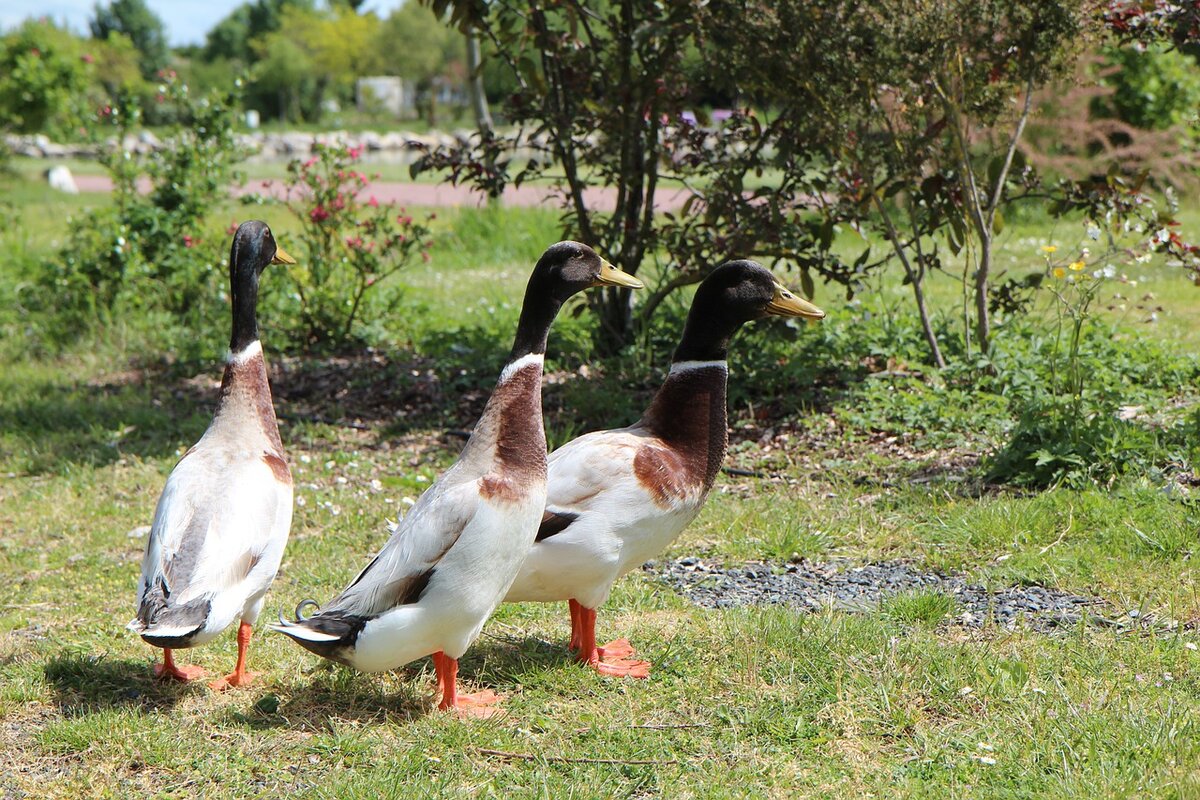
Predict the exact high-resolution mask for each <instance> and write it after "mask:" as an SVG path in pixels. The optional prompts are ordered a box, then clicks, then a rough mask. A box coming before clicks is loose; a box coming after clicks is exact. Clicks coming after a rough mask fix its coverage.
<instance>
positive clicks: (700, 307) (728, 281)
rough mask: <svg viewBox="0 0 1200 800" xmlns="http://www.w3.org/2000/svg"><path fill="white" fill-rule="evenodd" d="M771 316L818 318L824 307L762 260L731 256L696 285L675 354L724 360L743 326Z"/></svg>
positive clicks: (679, 357)
mask: <svg viewBox="0 0 1200 800" xmlns="http://www.w3.org/2000/svg"><path fill="white" fill-rule="evenodd" d="M770 316H779V317H799V318H801V319H812V320H818V319H824V317H825V312H824V311H822V310H821V309H819V308H817V307H816V306H815V305H813V304H812V303H810V302H808V301H807V300H805V299H804V298H802V297H800V296H799V295H797V294H795V293H794V292H792V291H790V290H789V289H788V288H787V287H785V286H784V285H783V284H782V283H780V282H779V281H778V280H777V279H776V278H775V276H774V275H772V274H771V271H770V270H768V269H767V268H766V267H764V266H762V265H761V264H759V263H757V262H754V261H748V260H739V261H727V262H725V263H724V264H722V265H721V266H719V267H717V268H716V269H714V270H713V271H712V272H711V273H709V275H708V277H707V278H705V279H704V281H703V282H702V283H701V284H700V286H699V288H697V289H696V296H695V298H694V299H693V300H692V308H691V311H690V312H688V318H687V323H686V324H685V325H684V329H683V337H682V339H681V340H680V343H679V347H678V348H677V349H676V351H675V357H674V360H675V361H719V360H724V359H725V357H726V354H727V351H728V348H729V340H730V338H731V337H732V336H733V334H734V333H736V332H737V330H738V328H740V327H741V326H742V325H744V324H745V323H747V322H750V321H752V320H756V319H763V318H764V317H770Z"/></svg>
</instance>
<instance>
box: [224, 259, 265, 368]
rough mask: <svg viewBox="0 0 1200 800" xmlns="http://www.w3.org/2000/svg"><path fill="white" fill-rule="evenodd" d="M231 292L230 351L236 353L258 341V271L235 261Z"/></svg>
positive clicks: (231, 277) (230, 278)
mask: <svg viewBox="0 0 1200 800" xmlns="http://www.w3.org/2000/svg"><path fill="white" fill-rule="evenodd" d="M229 294H230V297H231V298H232V302H233V332H232V333H231V335H230V337H229V352H230V353H234V354H236V353H241V352H242V351H244V350H245V349H246V348H247V347H249V346H250V345H251V344H253V343H254V342H257V341H258V272H257V271H255V269H254V268H253V267H240V266H237V265H236V262H235V266H234V267H233V269H232V270H231V272H230V275H229Z"/></svg>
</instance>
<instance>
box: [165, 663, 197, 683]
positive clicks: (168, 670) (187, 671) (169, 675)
mask: <svg viewBox="0 0 1200 800" xmlns="http://www.w3.org/2000/svg"><path fill="white" fill-rule="evenodd" d="M207 674H208V670H206V669H204V668H203V667H197V666H190V667H178V666H176V665H174V664H169V665H168V664H155V665H154V677H156V678H158V679H159V680H162V681H179V682H180V683H188V682H189V681H194V680H196V679H197V678H203V677H204V676H205V675H207Z"/></svg>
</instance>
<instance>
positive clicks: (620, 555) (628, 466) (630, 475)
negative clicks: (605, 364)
mask: <svg viewBox="0 0 1200 800" xmlns="http://www.w3.org/2000/svg"><path fill="white" fill-rule="evenodd" d="M769 316H781V317H796V318H801V319H808V320H819V319H822V318H824V316H825V312H824V311H822V310H821V309H820V308H818V307H817V306H815V305H813V304H812V303H810V302H808V301H807V300H805V299H804V298H802V297H800V296H798V295H796V294H794V293H793V292H791V291H789V290H788V289H787V288H786V287H784V285H783V284H782V283H780V282H779V281H778V280H776V279H775V277H774V276H773V275H772V274H771V272H770V271H769V270H767V269H766V268H765V267H763V266H762V265H761V264H758V263H756V262H754V261H749V260H736V261H728V262H726V263H723V264H721V265H720V266H718V267H717V268H715V269H714V270H713V271H712V272H711V273H710V274H709V275H708V276H707V277H706V278H705V279H704V281H703V282H701V284H700V286H699V287H698V288H697V290H696V294H695V297H694V299H693V301H692V305H691V309H690V310H689V312H688V316H687V320H686V322H685V324H684V328H683V334H682V336H681V338H680V340H679V344H678V346H677V347H676V348H675V352H674V355H673V357H672V360H671V367H670V370H669V372H668V373H667V376H666V379H665V380H664V382H663V383H662V385H661V387H660V388H659V389H658V391H657V393H656V394H655V395H654V398H653V400H652V402H651V403H650V407H649V408H648V409H646V411H645V413H644V414H643V415H642V417H641V419H640V420H638V421H637V422H636V423H634V424H633V425H631V426H629V427H626V428H618V429H614V430H604V431H596V432H592V433H588V434H585V435H583V436H580V437H579V438H577V439H573V440H571V441H570V442H567V443H566V444H565V445H563V446H562V447H560V448H558V449H557V450H555V451H554V452H553V453H551V454H550V456H549V459H548V480H547V495H546V508H545V511H544V512H543V516H542V521H541V524H540V526H539V527H538V531H537V534H536V535H535V537H534V543H533V546H532V547H531V548H530V549H529V553H528V554H527V556H526V559H525V562H524V564H523V565H522V567H521V570H520V572H518V573H517V577H516V580H514V581H513V583H512V586H511V587H510V588H509V590H508V594H507V595H506V596H505V598H504V601H505V602H507V603H520V602H541V603H549V602H561V601H566V602H567V604H568V608H569V611H570V616H571V641H570V645H569V647H570V649H571V650H573V651H574V652H575V657H576V659H577V660H578V661H580V662H582V663H583V664H585V665H587V666H589V667H591V668H592V669H594V670H596V671H597V672H599V673H601V674H604V675H614V676H625V677H631V678H647V677H649V675H650V663H649V662H648V661H646V660H644V659H640V658H633V656H636V655H637V651H636V650H635V649H634V648H633V646H632V645H631V644H630V643H629V640H628V639H624V638H623V639H617V640H614V641H612V642H609V643H608V644H606V645H603V646H597V644H596V611H597V609H598V608H599V607H600V606H602V605H603V604H604V602H605V601H606V600H607V599H608V597H609V594H610V593H611V592H612V588H613V584H615V583H616V582H617V581H618V580H619V579H620V578H622V577H623V576H624V575H626V574H627V573H629V572H630V571H631V570H633V569H636V568H637V567H639V566H640V565H641V564H643V563H645V562H646V561H648V560H650V559H652V558H655V557H656V556H658V555H659V554H660V553H661V552H662V551H663V550H665V549H666V548H667V546H668V545H670V544H671V542H673V541H674V540H675V539H676V537H678V536H679V534H680V533H681V532H682V531H683V530H684V529H685V528H686V527H687V526H688V524H689V523H691V521H692V520H693V519H695V518H696V515H697V514H699V513H700V510H701V508H702V507H703V506H704V502H705V500H706V499H707V498H708V495H709V493H710V492H711V491H712V488H713V483H714V481H715V480H716V478H717V474H718V473H719V472H720V470H721V463H722V461H723V460H724V458H725V452H726V449H727V448H728V444H729V437H728V432H727V429H726V408H725V393H726V384H727V381H728V378H729V366H728V352H729V346H730V341H731V339H732V338H733V336H734V334H735V333H736V332H737V331H738V329H740V328H741V327H742V325H744V324H745V323H747V322H750V321H752V320H758V319H762V318H764V317H769Z"/></svg>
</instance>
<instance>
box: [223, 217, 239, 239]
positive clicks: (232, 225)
mask: <svg viewBox="0 0 1200 800" xmlns="http://www.w3.org/2000/svg"><path fill="white" fill-rule="evenodd" d="M237 229H238V224H237V220H234V221H233V222H231V223H229V227H228V228H226V229H225V235H226V236H232V235H233V234H235V233H237Z"/></svg>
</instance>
